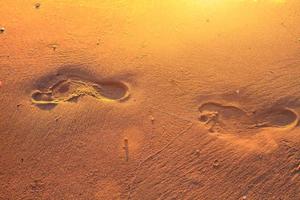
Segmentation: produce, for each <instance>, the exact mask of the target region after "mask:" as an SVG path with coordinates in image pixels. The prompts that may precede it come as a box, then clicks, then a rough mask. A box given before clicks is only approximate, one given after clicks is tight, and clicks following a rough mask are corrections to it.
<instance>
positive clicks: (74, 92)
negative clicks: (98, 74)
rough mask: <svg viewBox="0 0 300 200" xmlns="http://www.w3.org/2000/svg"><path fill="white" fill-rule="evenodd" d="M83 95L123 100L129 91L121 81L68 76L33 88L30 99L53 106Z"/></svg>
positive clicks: (98, 98) (37, 103) (39, 103)
mask: <svg viewBox="0 0 300 200" xmlns="http://www.w3.org/2000/svg"><path fill="white" fill-rule="evenodd" d="M85 95H87V96H91V97H93V98H95V99H96V100H100V101H123V100H125V99H127V98H128V97H129V92H128V87H127V86H126V85H125V84H124V83H122V82H117V81H106V82H99V83H95V82H89V81H86V80H84V79H80V78H68V79H65V80H60V81H57V82H56V83H55V84H54V85H52V86H50V87H48V88H46V89H44V90H35V91H34V92H33V93H32V95H31V100H32V102H33V103H34V104H35V105H48V106H51V105H53V106H55V105H57V104H59V103H62V102H71V101H77V99H78V98H79V97H81V96H85Z"/></svg>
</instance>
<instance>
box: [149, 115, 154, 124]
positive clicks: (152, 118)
mask: <svg viewBox="0 0 300 200" xmlns="http://www.w3.org/2000/svg"><path fill="white" fill-rule="evenodd" d="M150 120H151V123H152V124H153V123H154V117H153V116H152V115H151V116H150Z"/></svg>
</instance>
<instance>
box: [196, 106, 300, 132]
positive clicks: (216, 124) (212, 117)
mask: <svg viewBox="0 0 300 200" xmlns="http://www.w3.org/2000/svg"><path fill="white" fill-rule="evenodd" d="M199 111H200V116H199V121H200V122H201V123H203V124H205V125H206V126H207V127H208V130H209V131H210V132H219V131H222V130H223V131H225V132H235V133H239V132H243V133H245V132H249V131H251V130H255V129H258V128H270V127H274V128H282V129H287V128H293V127H296V126H297V125H298V121H299V116H298V114H297V113H296V112H295V111H294V110H292V109H289V108H284V107H281V108H271V109H268V110H262V111H257V112H255V113H253V112H252V113H249V112H247V111H245V110H243V109H241V108H239V107H238V106H233V105H223V104H220V103H215V102H207V103H204V104H202V105H201V106H200V107H199Z"/></svg>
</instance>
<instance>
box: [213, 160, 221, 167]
mask: <svg viewBox="0 0 300 200" xmlns="http://www.w3.org/2000/svg"><path fill="white" fill-rule="evenodd" d="M219 165H220V164H219V161H218V160H214V162H213V167H214V168H217V167H219Z"/></svg>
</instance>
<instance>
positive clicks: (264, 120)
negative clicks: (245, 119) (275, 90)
mask: <svg viewBox="0 0 300 200" xmlns="http://www.w3.org/2000/svg"><path fill="white" fill-rule="evenodd" d="M253 117H254V118H255V119H257V120H258V121H259V123H260V124H261V127H275V128H293V127H295V126H297V125H298V121H299V119H298V118H299V117H298V114H297V113H296V112H295V111H294V110H292V109H289V108H273V109H270V110H267V111H263V112H261V113H258V114H254V116H253Z"/></svg>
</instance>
